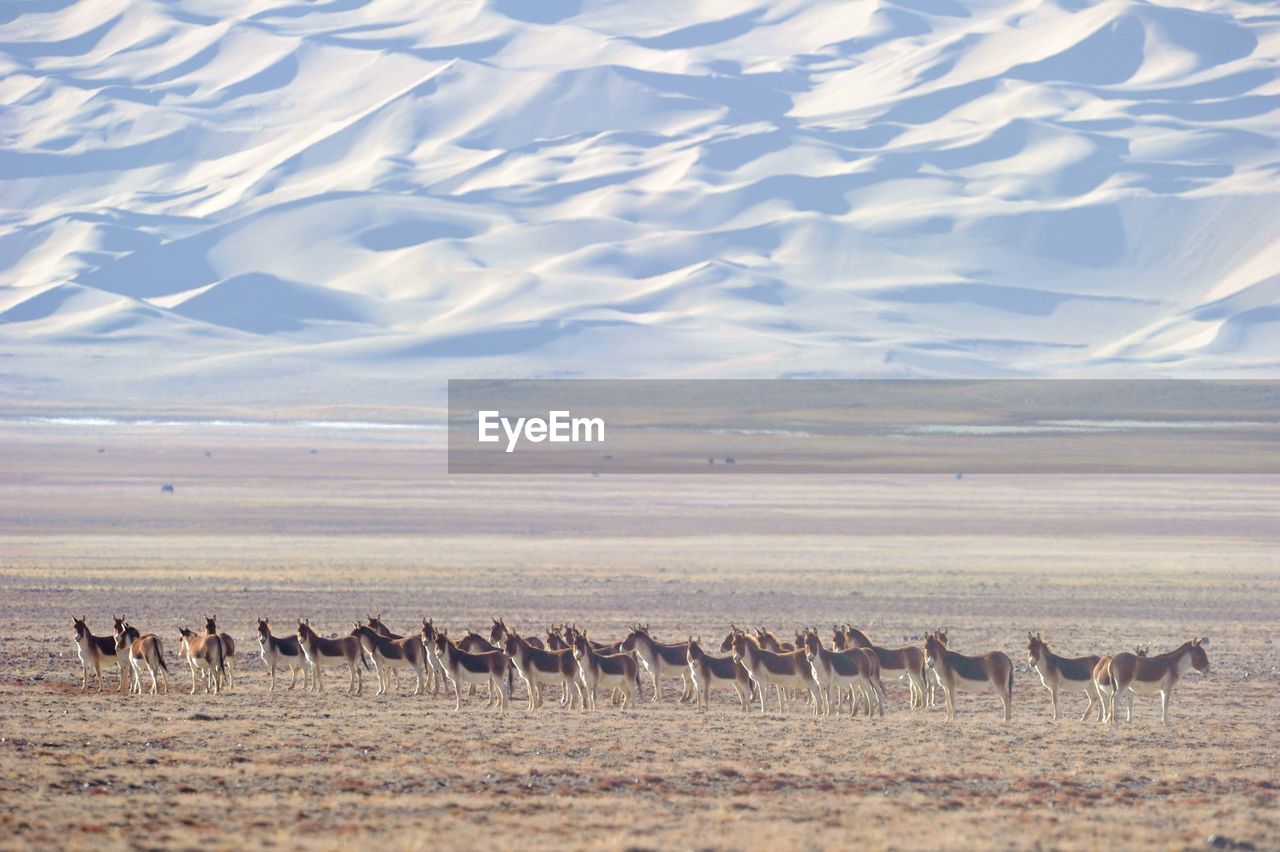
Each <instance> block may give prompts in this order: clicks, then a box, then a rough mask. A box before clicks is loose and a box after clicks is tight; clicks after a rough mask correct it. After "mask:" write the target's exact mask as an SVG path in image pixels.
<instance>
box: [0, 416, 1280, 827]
mask: <svg viewBox="0 0 1280 852" xmlns="http://www.w3.org/2000/svg"><path fill="white" fill-rule="evenodd" d="M420 437H421V436H416V435H414V436H396V435H391V436H385V435H375V436H372V437H370V436H363V437H360V438H351V437H344V436H338V437H334V436H325V435H317V434H313V433H304V434H298V433H290V432H280V431H278V430H277V431H270V432H265V431H261V430H259V431H253V430H245V431H236V430H228V429H225V428H224V429H210V430H203V431H202V430H199V429H191V430H180V431H175V430H158V429H146V428H141V427H138V428H124V427H117V428H113V429H105V430H104V429H97V428H94V427H90V426H65V427H57V428H54V427H47V428H44V427H42V428H41V429H33V428H30V427H28V426H14V425H12V424H10V425H9V426H7V427H4V431H3V432H0V643H2V644H0V651H2V652H3V656H2V657H0V845H3V846H6V847H15V848H16V847H27V846H40V847H59V848H65V847H71V848H85V847H91V846H92V847H103V846H106V847H119V846H126V845H129V846H141V847H175V846H192V845H197V844H198V845H201V846H208V847H217V848H222V847H231V846H236V847H266V846H282V847H293V846H298V845H304V844H306V845H318V846H329V847H338V846H343V847H346V846H350V845H351V844H353V843H357V842H359V843H362V844H377V845H379V846H381V847H383V848H386V849H402V848H404V849H410V848H413V849H416V848H425V847H441V846H443V847H445V848H449V847H453V848H458V847H475V846H480V845H486V846H495V847H497V848H517V847H520V848H549V847H558V848H564V847H570V848H576V847H583V846H590V847H605V848H653V849H658V848H671V847H675V848H725V847H757V846H766V845H768V846H772V847H774V848H811V847H834V846H845V845H854V844H858V845H867V846H870V847H872V848H909V849H916V848H919V849H924V848H938V847H940V846H948V847H956V846H974V847H994V848H1033V847H1036V846H1045V847H1054V848H1097V847H1100V846H1104V845H1105V846H1114V845H1116V844H1119V845H1121V846H1124V847H1135V846H1136V847H1161V848H1164V847H1171V846H1172V847H1179V848H1181V847H1189V846H1202V845H1204V844H1205V842H1206V839H1207V838H1209V837H1210V836H1214V835H1216V836H1218V837H1219V838H1227V839H1229V842H1241V843H1252V844H1254V845H1255V846H1256V847H1257V848H1259V849H1265V848H1276V847H1277V846H1280V816H1278V814H1280V809H1278V808H1277V795H1278V794H1280V786H1278V785H1280V777H1277V773H1276V770H1275V758H1276V754H1277V752H1280V734H1278V733H1277V731H1280V701H1278V700H1277V699H1278V698H1280V671H1278V670H1277V666H1278V665H1280V659H1278V657H1277V652H1276V646H1275V644H1274V643H1275V641H1276V638H1277V629H1278V627H1280V570H1277V569H1278V568H1280V564H1278V562H1277V553H1278V552H1280V549H1278V547H1277V546H1278V545H1280V512H1278V511H1277V509H1276V507H1277V506H1280V481H1277V480H1276V479H1275V478H1262V477H1239V478H1234V479H1228V478H1213V477H1194V478H1192V477H1185V478H1177V479H1173V478H1160V477H1149V478H1108V477H1089V478H1044V479H1033V478H1027V477H1023V478H1016V477H1009V478H999V477H977V476H974V477H967V478H966V479H965V480H963V481H956V480H952V479H940V478H929V477H905V478H892V477H866V478H857V479H852V478H837V477H828V478H822V477H814V478H808V479H791V478H785V477H759V478H752V477H749V476H741V477H734V476H722V477H710V476H708V477H686V478H663V477H653V478H640V477H630V478H628V477H608V476H605V477H601V478H600V479H579V478H568V477H566V478H542V479H530V480H513V479H505V478H502V477H487V478H457V477H453V478H450V477H446V476H445V475H444V474H443V472H442V471H443V460H442V456H441V452H440V448H439V447H438V446H427V447H426V448H425V449H424V448H423V447H421V446H419V445H418V443H417V442H418V441H419V440H420ZM99 450H102V452H99ZM313 451H314V452H313ZM164 483H171V484H174V486H175V493H174V494H172V495H162V494H161V493H160V485H161V484H164ZM113 612H117V613H119V612H122V613H124V614H126V615H127V616H128V617H129V618H130V620H131V621H132V622H133V623H135V624H136V625H138V626H139V627H141V628H143V629H144V630H150V631H153V632H156V633H157V634H159V635H160V636H161V637H162V638H163V639H164V640H165V642H166V646H167V647H166V650H167V652H168V654H169V657H168V663H169V666H170V669H171V674H172V683H173V684H174V685H175V686H176V687H178V689H177V690H176V691H175V692H172V693H170V694H169V695H162V696H150V695H144V696H140V697H139V696H131V697H130V696H121V695H119V694H117V693H114V692H106V693H103V694H97V693H94V692H91V693H88V694H81V692H80V690H79V681H80V667H79V663H78V661H77V659H76V654H75V647H74V642H73V638H72V637H73V634H72V629H71V617H72V615H73V614H74V615H76V616H79V615H87V616H88V618H89V624H90V626H91V627H92V628H94V630H95V631H96V632H100V633H103V632H107V631H108V630H109V628H110V618H109V616H110V614H111V613H113ZM205 612H216V613H217V615H218V618H219V623H220V624H221V625H222V627H223V629H225V630H227V632H229V633H231V634H232V635H233V636H234V637H235V639H236V642H237V645H238V657H237V659H238V680H237V684H236V687H235V689H234V690H233V691H231V692H229V693H227V694H224V695H219V696H204V695H196V696H192V695H189V694H187V691H186V690H187V689H188V688H189V686H190V679H189V675H188V674H187V673H186V671H185V670H183V669H180V667H179V665H178V660H177V657H176V649H177V635H178V634H177V628H178V626H180V625H182V624H187V625H191V626H193V627H197V626H198V624H197V622H198V620H199V619H200V617H201V616H202V615H203V614H204V613H205ZM378 612H381V613H382V615H383V617H384V620H386V621H387V622H388V623H389V624H390V625H391V626H392V627H393V628H400V629H405V630H407V629H409V628H411V627H412V626H413V625H414V624H415V623H417V622H418V621H419V620H420V619H421V618H422V617H423V616H432V617H434V619H435V620H436V622H437V623H442V624H445V625H449V626H450V627H452V628H454V629H455V630H461V629H463V628H465V627H467V626H468V625H469V626H472V627H474V628H477V629H486V628H487V627H488V625H489V624H490V621H489V618H490V616H492V615H502V616H504V617H505V618H506V619H507V621H508V622H509V623H511V624H513V625H518V626H519V627H521V628H524V629H525V630H528V631H534V630H541V629H543V628H545V626H546V625H547V624H549V623H551V622H561V621H576V622H577V623H578V624H580V625H583V626H585V627H587V628H588V629H589V630H590V631H591V632H592V633H593V635H595V636H597V637H601V638H603V637H615V636H620V635H621V634H622V632H623V631H624V630H625V628H626V626H627V625H628V624H630V623H631V622H633V621H637V620H639V621H647V622H649V623H650V625H651V628H652V630H653V632H654V634H655V635H657V636H658V637H659V638H664V639H669V640H671V641H675V640H684V639H685V638H686V637H688V636H690V635H695V636H697V635H700V636H702V637H703V639H704V640H707V641H708V642H712V641H714V642H715V643H716V644H718V641H719V640H720V639H721V638H722V637H723V635H724V633H725V631H726V629H727V626H728V624H729V623H730V622H735V623H738V624H749V625H757V624H758V625H762V626H769V627H772V628H774V629H777V630H779V631H780V632H784V633H785V634H786V635H788V636H789V635H790V633H791V632H792V631H793V630H794V629H796V628H797V627H799V626H801V625H804V624H815V625H817V626H818V627H819V628H820V629H822V630H823V632H824V634H825V633H827V632H829V629H830V625H831V624H832V623H833V622H836V621H850V622H852V623H854V624H857V625H859V626H862V627H863V628H864V629H865V630H866V631H867V632H868V633H870V634H871V635H872V637H873V638H875V639H877V640H878V641H880V642H882V643H884V644H887V645H896V644H901V643H902V641H903V640H904V638H908V637H917V636H919V635H920V634H921V633H922V632H923V631H924V630H926V629H930V628H933V627H938V626H944V625H945V626H947V627H948V628H950V631H951V637H952V643H953V645H954V646H955V648H956V649H957V650H961V651H967V652H974V653H976V652H979V651H985V650H990V649H993V648H999V649H1002V650H1004V651H1005V652H1006V653H1008V654H1009V655H1010V656H1011V657H1012V658H1013V659H1014V662H1015V664H1016V665H1017V672H1016V675H1015V699H1014V717H1013V720H1012V722H1011V723H1009V724H1004V723H1002V722H1000V721H999V719H998V715H997V710H998V701H997V700H996V699H995V698H994V697H991V696H971V695H964V696H961V697H960V699H959V701H958V710H959V716H958V718H957V720H956V721H955V722H954V723H952V724H947V723H945V722H944V721H943V718H942V712H941V711H940V710H930V711H911V710H910V709H908V707H907V691H906V688H905V686H904V685H902V684H900V683H897V682H887V683H886V689H887V692H888V694H889V706H888V710H889V713H888V715H887V716H886V717H885V718H884V719H875V720H870V721H868V720H867V719H865V718H858V719H856V720H850V719H849V718H847V717H841V718H829V719H818V720H815V719H813V718H811V717H810V716H809V715H808V712H809V711H808V708H806V707H803V706H798V707H795V708H793V709H792V710H791V711H790V712H789V713H788V714H787V715H786V716H785V717H784V716H782V715H780V714H779V713H778V712H777V709H776V706H773V705H771V708H770V712H769V713H768V714H767V715H766V716H764V717H763V718H761V716H760V714H759V710H758V708H755V709H754V710H753V712H752V713H750V714H745V715H744V714H743V713H742V712H741V710H740V709H739V707H738V705H737V699H736V698H734V697H732V696H731V695H729V694H725V693H719V694H716V695H714V697H713V706H712V707H711V709H710V711H709V712H707V713H705V714H699V713H698V712H696V711H695V710H693V709H692V708H690V707H687V706H677V705H676V704H675V703H674V699H675V698H676V697H677V692H676V690H675V689H674V687H670V686H669V687H668V688H667V690H666V695H665V698H666V702H665V703H663V704H661V705H658V706H653V705H651V704H647V703H646V704H644V705H643V706H641V707H640V708H639V709H638V710H637V712H635V713H630V714H622V713H619V712H618V711H617V710H616V709H614V708H610V709H607V710H606V709H602V710H600V711H598V712H596V713H587V714H582V713H572V714H571V713H568V712H564V711H562V710H561V709H560V708H559V707H556V706H548V707H547V708H544V709H542V710H539V711H537V712H535V713H532V714H531V713H528V712H526V710H525V707H524V704H523V701H521V700H517V701H516V702H514V703H513V705H512V708H511V710H510V712H508V713H507V714H506V715H505V716H504V715H499V714H497V713H495V712H493V711H491V710H487V709H486V708H485V706H484V701H483V699H482V698H464V704H463V710H462V712H461V713H454V712H453V711H452V706H453V700H452V698H449V699H447V700H446V699H445V698H444V697H443V696H422V697H413V696H410V695H409V694H408V693H407V690H402V692H401V694H397V695H391V696H375V695H373V694H371V692H372V688H371V687H370V684H375V683H376V681H375V679H374V678H373V677H371V676H370V677H366V680H365V685H366V693H365V694H364V695H360V696H348V695H346V694H344V693H343V692H342V685H343V684H342V678H341V677H340V676H339V675H338V673H337V672H336V671H335V672H333V673H331V674H330V675H329V676H328V677H327V678H326V686H327V689H328V691H326V692H325V693H324V694H322V695H317V694H304V693H302V692H301V691H300V690H297V691H294V692H284V691H277V692H276V693H274V694H269V693H268V692H267V680H266V678H267V676H266V674H265V671H264V668H263V665H262V663H261V661H260V660H259V659H258V658H257V656H256V653H257V643H256V641H255V635H254V632H253V631H254V624H255V618H256V617H258V616H270V617H271V618H272V622H273V624H276V625H278V629H279V630H284V629H286V628H287V627H289V626H290V625H291V624H292V623H294V621H293V620H296V619H297V618H298V617H299V616H308V617H310V618H311V619H312V621H313V622H315V623H317V625H318V626H320V627H322V628H323V629H325V630H326V631H327V632H337V631H342V632H344V633H345V632H346V631H347V630H348V629H349V623H350V621H351V620H352V619H357V618H359V619H363V618H364V616H366V615H367V614H371V613H378ZM1028 630H1040V631H1043V632H1044V634H1045V635H1046V637H1047V638H1049V639H1050V641H1051V642H1052V644H1053V646H1054V649H1055V650H1056V651H1058V652H1059V653H1064V654H1068V655H1075V654H1084V653H1093V652H1097V653H1110V652H1114V651H1118V650H1123V649H1130V648H1131V647H1132V646H1133V645H1135V644H1137V643H1149V644H1151V645H1152V646H1153V649H1154V651H1161V650H1167V649H1170V648H1172V647H1174V646H1176V645H1177V644H1178V643H1180V642H1181V641H1183V640H1185V639H1186V638H1189V637H1190V636H1192V635H1200V634H1207V635H1209V636H1210V637H1211V644H1210V647H1209V657H1210V660H1211V663H1212V667H1213V668H1212V672H1211V673H1210V674H1209V675H1208V676H1206V677H1201V676H1199V675H1194V674H1193V675H1190V676H1188V677H1187V678H1186V679H1185V680H1184V681H1183V682H1182V683H1181V684H1180V685H1179V686H1178V689H1177V691H1176V693H1175V695H1174V700H1173V705H1172V710H1171V716H1172V720H1171V724H1170V725H1168V726H1167V727H1162V726H1161V725H1160V724H1159V708H1158V702H1157V701H1154V700H1149V699H1139V701H1138V702H1137V704H1136V706H1135V711H1134V715H1135V718H1134V722H1133V724H1131V725H1126V724H1121V725H1119V726H1117V727H1115V728H1110V729H1109V728H1107V727H1105V726H1102V725H1098V724H1095V723H1082V722H1080V721H1078V719H1077V718H1076V717H1077V716H1078V715H1079V713H1080V712H1081V710H1082V709H1083V706H1084V699H1083V697H1082V696H1078V695H1071V696H1066V697H1065V698H1064V711H1065V715H1066V718H1064V719H1061V720H1059V721H1058V722H1056V723H1055V722H1052V721H1050V718H1049V700H1048V694H1047V692H1046V691H1045V689H1044V688H1043V687H1042V686H1041V685H1040V683H1039V681H1038V679H1037V678H1035V676H1034V675H1033V674H1031V673H1029V672H1028V671H1027V669H1026V632H1027V631H1028ZM115 683H116V680H115V674H114V672H113V673H112V674H111V675H109V680H108V685H109V687H114V686H115ZM523 695H524V692H523V689H522V688H520V687H518V688H517V696H518V697H522V696H523ZM644 697H645V698H646V699H647V698H648V697H649V693H648V692H647V691H646V692H645V693H644ZM1220 842H1228V841H1220Z"/></svg>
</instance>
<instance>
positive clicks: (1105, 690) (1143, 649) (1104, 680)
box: [1093, 645, 1150, 722]
mask: <svg viewBox="0 0 1280 852" xmlns="http://www.w3.org/2000/svg"><path fill="white" fill-rule="evenodd" d="M1149 651H1150V649H1149V648H1148V647H1147V646H1145V645H1139V646H1137V647H1136V648H1134V650H1133V653H1134V654H1135V655H1137V656H1139V657H1145V656H1147V655H1148V653H1149ZM1093 686H1094V689H1096V690H1097V691H1098V706H1099V707H1101V709H1102V712H1101V716H1100V718H1099V720H1098V721H1100V722H1106V721H1108V720H1110V718H1111V715H1110V713H1109V711H1108V710H1107V705H1108V702H1109V701H1110V699H1111V696H1112V695H1113V694H1114V693H1115V687H1114V684H1113V683H1112V682H1111V657H1102V658H1100V659H1099V660H1098V664H1097V665H1096V666H1094V667H1093ZM1125 697H1126V698H1127V699H1128V707H1129V720H1130V721H1132V720H1133V691H1132V690H1130V691H1129V692H1128V693H1127V694H1126V696H1125Z"/></svg>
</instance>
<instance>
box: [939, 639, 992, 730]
mask: <svg viewBox="0 0 1280 852" xmlns="http://www.w3.org/2000/svg"><path fill="white" fill-rule="evenodd" d="M924 649H925V665H927V666H928V667H929V668H930V669H932V670H933V671H934V672H935V673H937V675H938V682H939V683H940V684H941V685H942V694H943V696H944V697H945V698H946V701H947V721H948V722H950V721H952V720H953V719H955V717H956V700H955V694H956V692H994V693H995V694H996V695H998V696H1000V701H1001V703H1003V704H1004V720H1005V721H1006V722H1007V721H1009V718H1010V716H1011V714H1012V710H1013V661H1012V660H1010V659H1009V657H1008V655H1007V654H1005V653H1003V652H1002V651H991V652H989V653H986V654H982V655H981V656H977V657H966V656H965V655H964V654H957V653H956V652H955V651H949V650H947V646H946V645H945V644H943V641H942V639H941V638H940V637H939V636H938V635H937V634H935V633H930V634H929V635H928V636H926V637H925V644H924Z"/></svg>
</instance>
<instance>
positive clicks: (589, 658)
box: [573, 633, 640, 710]
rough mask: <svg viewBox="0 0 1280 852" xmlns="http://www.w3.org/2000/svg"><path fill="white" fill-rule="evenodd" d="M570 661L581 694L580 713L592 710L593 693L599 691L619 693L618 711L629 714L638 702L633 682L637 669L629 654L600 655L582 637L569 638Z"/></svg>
mask: <svg viewBox="0 0 1280 852" xmlns="http://www.w3.org/2000/svg"><path fill="white" fill-rule="evenodd" d="M573 658H574V660H575V661H576V662H577V664H578V682H579V683H580V684H581V688H582V693H583V709H587V708H590V709H592V710H595V709H596V692H597V691H598V690H599V689H601V688H602V687H603V688H605V689H610V690H614V689H617V690H621V691H622V709H623V710H629V709H632V708H634V707H635V706H636V702H637V701H638V700H639V697H640V694H639V690H637V689H636V682H637V681H638V680H639V677H640V667H639V665H638V664H637V663H636V658H635V657H634V656H633V655H632V654H630V653H620V654H602V653H600V652H599V651H597V650H596V649H595V648H594V647H593V646H592V644H591V640H590V639H588V638H587V635H586V634H585V633H575V634H574V636H573Z"/></svg>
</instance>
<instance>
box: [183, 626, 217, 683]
mask: <svg viewBox="0 0 1280 852" xmlns="http://www.w3.org/2000/svg"><path fill="white" fill-rule="evenodd" d="M178 633H179V634H180V638H179V639H178V655H179V656H181V657H182V658H183V659H185V660H186V661H187V665H189V666H190V667H191V694H192V695H195V694H196V675H197V673H198V674H199V675H200V681H201V683H202V684H203V685H204V691H205V692H209V693H218V692H221V691H222V688H223V686H224V685H225V683H226V673H227V669H226V655H225V653H224V652H223V649H222V637H221V636H219V635H218V634H217V633H212V634H209V633H206V634H204V635H201V634H199V633H195V632H193V631H192V630H189V629H187V628H186V627H180V628H178Z"/></svg>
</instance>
